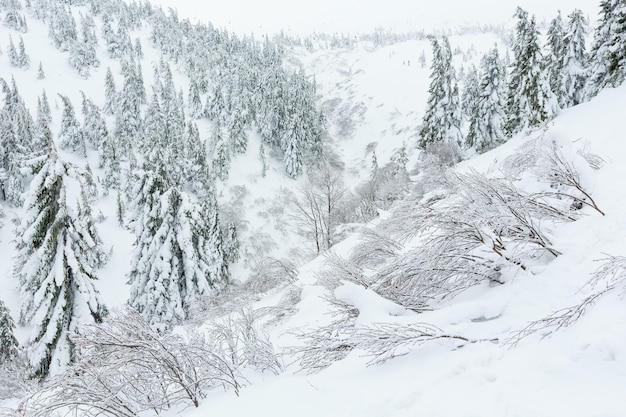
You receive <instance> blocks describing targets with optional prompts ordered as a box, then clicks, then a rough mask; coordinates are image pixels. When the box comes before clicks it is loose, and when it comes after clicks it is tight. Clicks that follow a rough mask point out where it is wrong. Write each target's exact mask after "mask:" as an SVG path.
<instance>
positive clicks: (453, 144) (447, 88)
mask: <svg viewBox="0 0 626 417" xmlns="http://www.w3.org/2000/svg"><path fill="white" fill-rule="evenodd" d="M431 44H432V47H433V62H432V65H431V74H430V87H429V88H428V104H427V107H426V114H425V115H424V120H423V122H422V127H421V128H420V132H419V140H418V145H419V147H420V148H422V149H426V148H427V147H428V146H429V145H430V144H444V145H445V146H449V147H450V148H453V149H457V148H458V147H459V144H460V143H461V137H462V136H461V130H460V125H461V120H460V104H459V90H458V86H457V81H456V75H455V71H454V67H453V65H452V52H451V51H450V43H449V42H448V38H446V37H442V38H441V39H436V38H432V39H431ZM455 153H456V152H455Z"/></svg>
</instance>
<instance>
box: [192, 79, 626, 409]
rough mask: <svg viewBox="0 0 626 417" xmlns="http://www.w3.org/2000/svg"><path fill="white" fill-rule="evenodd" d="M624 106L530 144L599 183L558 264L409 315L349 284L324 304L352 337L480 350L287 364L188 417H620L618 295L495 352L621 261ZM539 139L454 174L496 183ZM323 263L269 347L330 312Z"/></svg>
mask: <svg viewBox="0 0 626 417" xmlns="http://www.w3.org/2000/svg"><path fill="white" fill-rule="evenodd" d="M624 105H626V86H624V87H621V88H619V89H615V90H609V91H605V92H603V93H602V94H600V96H599V97H597V98H595V99H594V100H592V101H591V102H589V103H586V104H583V105H580V106H577V107H575V108H572V109H569V110H567V111H564V112H563V114H562V115H561V116H559V117H558V118H556V119H555V120H554V121H553V122H552V123H550V126H549V127H548V130H547V131H546V132H545V134H544V135H543V138H544V139H545V140H548V141H552V140H554V141H557V142H558V143H560V144H562V145H563V146H564V147H566V148H570V147H571V148H572V149H573V150H578V149H581V148H586V147H588V148H590V149H591V151H593V152H595V153H597V154H599V155H600V156H602V157H603V158H604V159H605V160H606V161H607V163H606V165H605V166H604V167H603V168H601V169H600V170H599V171H597V172H592V173H588V174H589V175H584V176H583V177H582V178H583V183H585V184H586V186H587V187H589V188H588V189H589V190H591V192H592V194H593V196H594V198H595V199H596V201H597V202H598V204H599V206H600V207H601V208H602V209H603V210H604V211H605V213H606V216H601V215H600V214H599V213H597V212H595V211H593V210H590V209H585V211H584V216H583V218H582V219H580V220H578V221H577V222H574V223H569V224H567V225H565V226H563V227H560V228H558V229H556V230H554V231H553V238H554V242H555V245H556V247H558V249H559V250H560V251H562V252H563V255H561V256H560V257H559V258H557V259H556V260H554V261H552V262H550V263H548V264H546V265H543V266H541V265H537V266H536V267H535V268H533V269H532V273H529V272H522V271H519V272H517V273H514V274H512V275H511V276H509V277H508V279H509V281H508V282H507V284H506V285H503V286H497V287H492V288H490V287H488V286H487V285H484V286H478V287H475V288H472V289H470V290H468V291H466V292H465V293H463V294H461V295H460V296H458V297H456V298H454V299H452V300H450V301H448V302H446V303H444V304H443V305H441V306H438V308H437V309H436V310H435V311H431V312H425V313H422V314H419V315H418V314H415V313H412V312H407V311H405V310H404V309H402V308H400V307H399V306H394V305H393V304H392V303H390V302H389V301H387V300H384V299H382V298H380V297H378V296H377V295H375V294H374V293H373V292H372V291H370V290H366V289H363V288H362V287H359V286H357V285H355V284H350V283H346V284H344V285H343V286H340V287H339V288H337V289H336V290H335V291H334V295H335V296H336V297H337V298H339V299H341V300H342V301H344V302H346V303H348V304H350V305H352V306H354V307H356V308H358V310H359V316H358V318H357V321H356V322H357V326H359V325H368V324H371V323H381V322H382V323H389V322H392V323H403V324H409V323H418V322H426V323H430V324H434V325H436V326H438V327H440V328H442V329H445V330H446V331H447V332H449V333H452V334H455V335H461V336H464V337H467V338H473V339H481V340H484V341H482V342H478V343H475V344H468V345H465V346H463V347H458V348H457V346H458V344H457V343H455V342H451V341H436V342H432V343H431V344H427V345H423V346H419V347H413V348H412V349H409V351H410V353H409V354H408V355H406V356H402V357H398V358H395V359H392V360H390V361H388V362H387V363H385V364H383V365H372V366H367V365H368V361H369V360H370V359H371V357H365V356H364V352H362V351H359V350H355V351H353V352H351V353H350V354H349V355H348V356H347V358H345V359H343V360H341V361H339V362H336V363H335V364H333V365H331V366H330V367H329V368H327V369H326V370H323V371H321V372H320V373H317V374H313V375H307V374H306V373H303V372H302V371H299V366H298V362H297V360H296V362H295V363H294V364H292V365H290V366H289V367H288V368H287V371H286V374H284V375H281V376H278V377H269V376H268V377H266V379H264V380H255V381H254V383H253V384H251V386H249V387H247V388H245V389H243V390H242V392H241V394H240V396H239V397H235V396H234V395H232V394H229V393H226V394H223V395H222V394H220V395H215V396H212V397H211V398H209V399H208V400H207V401H205V402H204V403H203V405H202V406H201V407H200V408H199V409H198V410H192V411H190V412H189V415H190V416H201V415H206V414H225V413H228V414H231V415H247V414H250V413H255V414H257V415H272V416H288V415H293V414H298V415H304V416H319V415H328V416H353V415H354V416H372V417H373V416H381V415H394V416H414V415H427V416H452V415H454V416H500V417H503V416H511V417H513V416H525V417H529V416H530V417H533V416H553V415H567V416H581V417H582V416H587V417H588V416H598V417H600V416H620V415H623V410H624V405H625V404H626V403H625V402H624V398H623V395H622V394H623V393H622V391H623V387H624V386H626V350H625V349H624V346H626V334H625V333H624V331H623V323H625V322H626V308H625V307H624V302H623V298H621V297H619V296H618V294H617V293H613V294H609V295H607V296H605V297H604V298H602V299H601V300H600V301H599V302H598V303H597V304H595V305H594V306H593V307H592V308H591V309H589V311H588V312H587V313H586V314H585V315H584V316H583V317H582V318H581V319H580V320H579V321H578V322H577V323H576V324H574V325H573V326H571V327H569V328H567V329H564V330H560V331H558V332H556V333H554V334H552V335H550V336H548V337H547V338H545V339H542V338H541V335H542V332H539V333H537V334H533V335H531V336H529V337H528V338H526V339H523V340H522V341H521V342H520V343H518V344H517V345H516V346H513V347H511V346H510V345H508V344H506V343H505V341H506V340H507V339H508V338H510V337H511V336H512V335H513V334H514V332H515V331H517V330H520V329H522V328H523V327H525V325H526V324H527V323H528V322H531V321H534V320H539V319H541V318H543V317H545V316H547V315H549V314H550V313H552V312H553V311H555V310H559V309H562V308H566V307H569V306H572V305H576V304H578V303H579V302H580V301H581V300H582V299H583V298H584V297H585V296H586V295H588V294H589V293H590V292H591V289H590V288H589V287H588V286H585V284H586V282H587V281H588V279H589V276H590V274H591V273H592V272H593V271H594V270H595V269H596V268H597V267H598V266H599V262H597V260H599V259H602V258H606V254H611V255H623V254H624V253H626V243H625V242H624V236H626V218H625V217H624V215H623V207H624V204H625V203H626V190H624V188H623V187H622V186H621V178H626V165H625V164H624V163H623V162H622V159H623V158H624V156H625V155H626V150H625V148H624V144H623V143H622V142H621V141H619V140H616V137H619V132H623V130H624V129H626V121H625V120H624V118H623V110H622V109H623V108H624ZM538 135H540V133H538V132H534V133H533V134H531V135H530V136H528V137H526V136H520V137H517V138H514V139H512V140H511V141H510V142H508V143H507V144H506V145H504V146H502V147H501V148H499V149H496V150H493V151H491V152H489V153H487V154H484V155H482V156H480V157H478V158H476V159H474V160H471V161H468V162H466V163H464V164H463V165H462V166H461V167H459V169H460V170H466V169H469V168H474V169H476V170H479V171H480V172H483V173H490V174H496V175H497V174H498V173H499V171H500V169H501V168H502V164H503V161H504V160H505V159H506V158H507V157H508V156H510V155H511V154H512V153H513V152H514V151H515V150H516V149H517V148H519V147H520V146H522V145H524V144H527V143H528V142H529V141H532V140H534V139H535V138H536V137H537V136H538ZM526 185H527V186H531V187H532V186H533V184H532V182H528V184H526ZM353 244H354V240H351V239H348V240H347V241H345V242H343V243H342V244H339V245H337V247H336V248H335V251H336V252H338V253H340V254H342V255H344V256H346V255H347V254H348V253H349V252H350V250H351V246H352V245H353ZM323 262H324V261H323V259H318V260H315V261H314V262H313V263H312V264H310V265H305V266H304V267H303V268H302V269H301V273H300V277H299V281H298V282H297V284H296V285H299V286H301V287H302V289H303V292H302V300H301V302H300V303H299V305H298V313H296V314H295V315H294V316H293V317H291V318H290V319H289V320H288V321H286V322H284V323H283V324H281V325H280V326H279V327H275V328H273V329H272V330H271V333H272V339H273V341H274V342H275V344H276V345H277V346H278V347H283V348H284V347H288V346H292V345H293V344H298V341H297V340H296V339H294V336H293V334H294V333H297V332H298V331H307V329H309V330H310V329H315V328H318V327H320V326H322V325H323V324H324V323H326V322H328V320H330V318H329V316H328V313H329V308H330V307H329V305H328V304H327V302H326V301H325V300H324V299H322V298H321V296H323V295H324V294H328V290H327V289H325V288H324V287H322V286H321V285H320V284H319V283H318V282H317V280H316V278H315V272H316V271H319V269H320V265H321V264H322V263H323ZM270 300H276V296H274V297H273V298H272V299H270ZM405 353H406V352H405ZM289 359H291V360H294V357H290V356H287V359H286V360H287V362H288V363H289Z"/></svg>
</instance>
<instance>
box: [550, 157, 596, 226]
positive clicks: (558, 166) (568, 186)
mask: <svg viewBox="0 0 626 417" xmlns="http://www.w3.org/2000/svg"><path fill="white" fill-rule="evenodd" d="M585 156H586V157H585ZM583 158H584V159H585V161H587V163H588V164H589V165H590V167H591V168H594V167H597V168H599V167H601V166H602V164H603V161H604V160H603V159H602V158H600V157H599V156H597V155H594V154H590V153H586V154H584V155H583ZM544 159H545V161H546V162H547V167H545V169H544V171H543V172H541V173H540V175H541V176H542V178H543V179H545V180H546V181H548V182H550V183H552V184H556V185H558V186H559V188H558V189H557V191H555V192H552V193H548V194H553V195H555V196H557V197H567V198H570V199H571V200H572V201H573V202H574V204H578V205H580V207H582V206H583V205H585V206H589V207H591V208H593V209H594V210H596V211H597V212H598V213H600V214H601V215H603V216H604V212H603V211H602V210H601V209H600V207H598V204H597V203H596V201H595V200H594V199H593V197H592V196H591V193H590V192H589V191H588V190H587V189H586V187H585V186H584V185H583V182H582V180H581V178H580V173H579V171H578V169H577V168H576V166H575V165H574V164H573V163H572V161H570V160H568V159H567V158H566V157H565V156H564V155H563V153H562V152H561V151H560V150H559V149H558V148H557V147H556V146H551V147H546V149H545V154H544Z"/></svg>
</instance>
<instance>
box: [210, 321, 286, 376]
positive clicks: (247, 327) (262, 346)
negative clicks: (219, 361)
mask: <svg viewBox="0 0 626 417" xmlns="http://www.w3.org/2000/svg"><path fill="white" fill-rule="evenodd" d="M256 316H257V312H256V311H251V310H249V309H240V310H239V312H237V313H236V314H230V315H228V316H226V317H223V318H222V319H220V320H219V321H218V320H216V321H214V322H212V323H211V324H210V326H209V329H208V335H207V337H208V339H209V340H211V344H212V349H213V351H216V352H223V354H222V355H221V356H222V357H223V358H224V359H225V360H226V361H228V362H229V365H230V366H231V367H232V368H233V369H239V368H242V367H252V368H255V369H257V370H259V371H262V372H263V371H269V372H272V373H273V374H275V375H278V374H280V373H281V372H282V370H283V366H282V364H281V363H280V361H279V360H278V356H277V355H276V354H275V352H274V346H273V345H272V343H271V342H270V340H269V338H268V337H267V335H265V334H263V333H262V332H261V331H260V330H259V327H258V325H257V320H256Z"/></svg>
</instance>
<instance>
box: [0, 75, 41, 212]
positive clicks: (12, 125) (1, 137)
mask: <svg viewBox="0 0 626 417" xmlns="http://www.w3.org/2000/svg"><path fill="white" fill-rule="evenodd" d="M0 85H1V87H2V91H3V93H4V106H3V107H2V109H1V110H0V198H2V199H3V200H5V201H8V202H10V203H12V204H14V205H20V204H21V202H22V192H23V191H24V175H25V174H24V172H23V171H22V168H23V167H24V162H25V159H26V158H27V156H28V154H29V153H30V151H31V150H32V146H33V139H34V136H35V130H36V128H35V123H34V121H33V119H32V117H31V115H30V112H29V111H28V109H27V108H26V106H25V104H24V100H23V99H22V97H21V96H20V94H19V91H18V90H17V85H16V84H15V80H12V81H11V86H9V84H7V82H6V81H5V80H4V79H2V78H0Z"/></svg>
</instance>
